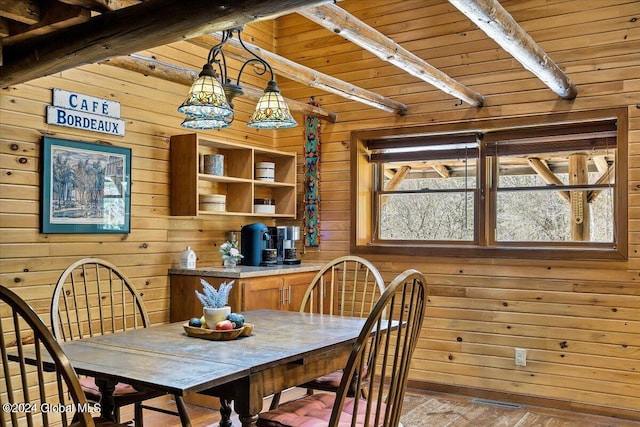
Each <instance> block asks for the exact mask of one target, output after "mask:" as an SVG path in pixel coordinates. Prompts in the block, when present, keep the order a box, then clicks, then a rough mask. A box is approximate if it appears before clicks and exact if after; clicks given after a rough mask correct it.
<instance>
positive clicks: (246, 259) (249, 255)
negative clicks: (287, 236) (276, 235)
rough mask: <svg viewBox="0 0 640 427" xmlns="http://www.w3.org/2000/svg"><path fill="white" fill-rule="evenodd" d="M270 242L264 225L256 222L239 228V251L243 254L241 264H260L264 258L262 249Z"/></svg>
mask: <svg viewBox="0 0 640 427" xmlns="http://www.w3.org/2000/svg"><path fill="white" fill-rule="evenodd" d="M270 242H271V238H270V236H269V229H268V227H267V226H266V225H264V224H262V223H259V222H256V223H255V224H249V225H245V226H243V227H242V229H241V230H240V253H242V256H243V258H242V265H251V266H258V265H261V264H262V262H263V261H262V260H263V258H264V251H265V250H266V249H267V245H268V244H269V243H270ZM274 259H275V256H274ZM274 264H275V261H274Z"/></svg>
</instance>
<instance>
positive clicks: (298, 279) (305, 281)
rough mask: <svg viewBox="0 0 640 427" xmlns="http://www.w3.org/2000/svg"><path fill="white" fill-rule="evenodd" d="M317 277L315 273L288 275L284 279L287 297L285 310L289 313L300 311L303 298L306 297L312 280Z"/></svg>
mask: <svg viewBox="0 0 640 427" xmlns="http://www.w3.org/2000/svg"><path fill="white" fill-rule="evenodd" d="M315 275H316V273H315V272H310V273H296V274H287V275H286V276H284V277H283V279H284V290H285V295H286V301H285V307H284V308H285V309H286V310H289V311H299V310H300V304H301V303H302V298H303V297H304V294H305V292H306V291H307V288H308V287H309V284H310V283H311V280H312V279H313V277H314V276H315Z"/></svg>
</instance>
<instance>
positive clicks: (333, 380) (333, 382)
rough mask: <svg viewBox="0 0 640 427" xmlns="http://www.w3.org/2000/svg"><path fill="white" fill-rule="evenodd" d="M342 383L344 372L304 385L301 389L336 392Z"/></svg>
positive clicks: (334, 373) (333, 373)
mask: <svg viewBox="0 0 640 427" xmlns="http://www.w3.org/2000/svg"><path fill="white" fill-rule="evenodd" d="M341 381H342V370H340V371H335V372H332V373H330V374H327V375H323V376H321V377H318V378H316V379H314V380H313V381H309V382H308V383H304V384H303V385H302V386H300V387H306V388H312V389H315V390H335V389H337V388H338V387H340V382H341Z"/></svg>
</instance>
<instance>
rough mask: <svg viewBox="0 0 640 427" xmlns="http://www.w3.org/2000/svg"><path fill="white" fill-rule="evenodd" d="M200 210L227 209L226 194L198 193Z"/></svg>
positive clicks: (217, 210)
mask: <svg viewBox="0 0 640 427" xmlns="http://www.w3.org/2000/svg"><path fill="white" fill-rule="evenodd" d="M200 210H201V211H211V212H224V211H226V210H227V196H225V195H224V194H208V195H204V194H201V195H200Z"/></svg>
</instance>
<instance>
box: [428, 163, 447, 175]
mask: <svg viewBox="0 0 640 427" xmlns="http://www.w3.org/2000/svg"><path fill="white" fill-rule="evenodd" d="M431 167H432V168H433V170H435V171H436V172H437V173H438V175H440V176H441V177H442V178H449V177H451V172H449V169H447V167H446V166H445V165H442V164H437V165H436V164H434V165H431Z"/></svg>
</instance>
